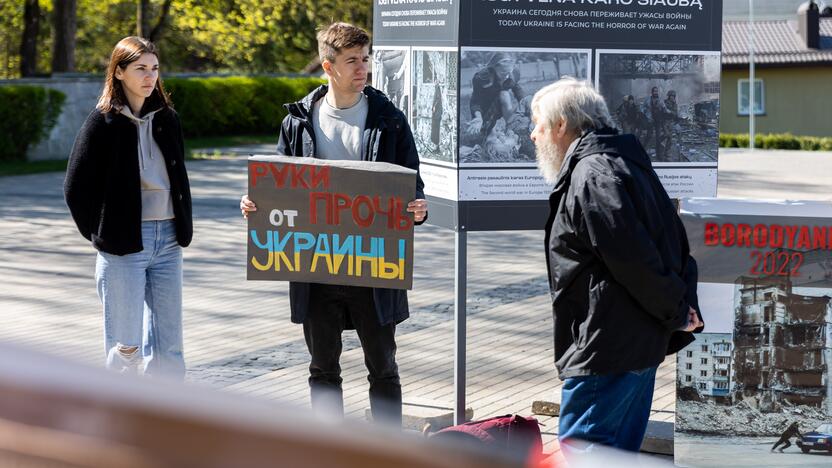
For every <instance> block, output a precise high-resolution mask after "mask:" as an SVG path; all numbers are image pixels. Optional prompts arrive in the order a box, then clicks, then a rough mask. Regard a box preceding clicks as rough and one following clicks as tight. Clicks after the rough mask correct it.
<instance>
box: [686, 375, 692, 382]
mask: <svg viewBox="0 0 832 468" xmlns="http://www.w3.org/2000/svg"><path fill="white" fill-rule="evenodd" d="M691 380H693V379H691V377H690V376H689V375H686V376H685V382H690V381H691Z"/></svg>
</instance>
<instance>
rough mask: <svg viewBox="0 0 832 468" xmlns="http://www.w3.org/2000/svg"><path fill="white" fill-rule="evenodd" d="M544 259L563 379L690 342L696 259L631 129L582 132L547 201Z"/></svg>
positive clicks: (653, 361) (630, 363)
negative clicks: (625, 131) (689, 315)
mask: <svg viewBox="0 0 832 468" xmlns="http://www.w3.org/2000/svg"><path fill="white" fill-rule="evenodd" d="M549 204H550V209H551V212H550V216H549V220H548V222H547V224H546V237H545V245H546V260H547V266H548V272H549V287H550V290H551V294H552V307H553V313H554V340H555V365H556V366H557V368H558V372H559V374H560V378H561V379H566V378H570V377H576V376H583V375H604V374H614V373H620V372H626V371H632V370H639V369H644V368H647V367H652V366H658V365H659V364H660V363H661V362H662V361H663V360H664V358H665V355H667V354H671V353H675V352H676V351H678V350H679V349H681V348H683V347H684V346H686V345H687V344H689V343H690V342H691V341H693V336H692V335H691V334H690V333H687V332H682V331H677V330H678V329H679V328H681V327H683V326H684V325H685V324H686V322H687V312H688V306H689V305H690V306H692V307H693V308H694V309H696V310H697V311H698V310H699V306H698V301H697V297H696V281H697V279H696V276H697V270H696V262H695V261H694V260H693V258H692V257H691V256H690V249H689V246H688V239H687V235H686V234H685V229H684V226H683V225H682V222H681V220H680V219H679V216H678V214H677V212H676V208H675V207H674V205H673V202H671V200H670V198H669V197H668V195H667V193H666V192H665V190H664V188H663V187H662V184H661V181H660V180H659V178H658V176H657V175H656V173H655V171H654V170H653V168H652V166H651V164H650V159H649V157H648V156H647V154H646V153H645V151H644V149H643V148H642V146H641V144H640V143H639V142H638V140H636V138H635V137H634V136H633V135H618V134H617V133H616V132H615V130H612V129H605V130H598V131H589V132H584V133H583V134H582V135H581V136H580V137H579V140H578V142H577V146H575V149H574V150H573V151H572V152H571V153H570V154H568V155H567V156H566V158H565V160H564V162H563V166H562V168H561V170H560V173H559V174H558V179H557V182H556V184H555V189H554V192H553V193H552V194H551V196H550V197H549Z"/></svg>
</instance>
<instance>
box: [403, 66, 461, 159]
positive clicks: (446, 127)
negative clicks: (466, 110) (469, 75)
mask: <svg viewBox="0 0 832 468" xmlns="http://www.w3.org/2000/svg"><path fill="white" fill-rule="evenodd" d="M413 70H414V73H413V106H414V107H413V116H412V121H411V127H412V129H413V137H414V139H415V140H416V148H417V150H418V151H419V158H420V159H423V160H433V161H440V162H445V163H451V164H455V163H456V134H457V131H456V119H457V118H456V109H457V107H456V89H457V86H456V80H457V58H456V54H455V53H453V51H434V50H431V51H427V50H414V51H413Z"/></svg>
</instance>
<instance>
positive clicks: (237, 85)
mask: <svg viewBox="0 0 832 468" xmlns="http://www.w3.org/2000/svg"><path fill="white" fill-rule="evenodd" d="M322 83H323V81H322V80H320V79H317V78H285V77H284V78H269V77H253V78H252V77H239V76H234V77H227V78H219V77H213V78H169V79H167V80H165V88H166V89H167V91H168V93H170V96H171V99H172V100H173V103H174V108H175V109H176V112H178V113H179V117H180V119H181V121H182V126H183V131H184V133H185V135H186V136H189V137H191V136H205V135H212V136H213V135H239V134H247V133H248V134H266V133H269V134H276V133H277V131H278V129H279V127H280V122H281V121H282V120H283V117H284V116H285V115H286V110H285V109H284V108H283V104H284V103H287V102H293V101H296V100H298V99H300V98H302V97H303V96H305V95H306V94H308V93H309V92H310V91H311V90H313V89H314V88H316V87H317V86H319V85H321V84H322Z"/></svg>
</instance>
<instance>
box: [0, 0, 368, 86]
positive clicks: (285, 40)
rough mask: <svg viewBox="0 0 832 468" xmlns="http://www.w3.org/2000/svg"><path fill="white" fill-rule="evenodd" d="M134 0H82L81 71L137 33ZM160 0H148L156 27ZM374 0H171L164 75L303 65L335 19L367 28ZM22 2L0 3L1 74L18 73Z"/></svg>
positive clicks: (42, 53)
mask: <svg viewBox="0 0 832 468" xmlns="http://www.w3.org/2000/svg"><path fill="white" fill-rule="evenodd" d="M55 1H57V0H40V8H41V18H40V34H39V35H38V44H37V49H38V70H39V72H41V73H49V72H50V69H49V66H50V63H51V49H52V24H51V21H52V15H53V11H54V9H53V5H54V3H55ZM136 2H137V0H78V10H77V33H76V48H75V64H76V71H78V72H84V73H103V72H104V69H105V67H106V64H107V61H108V60H109V57H110V52H111V51H112V50H113V46H115V44H116V43H117V42H118V41H119V40H121V39H122V38H123V37H125V36H129V35H132V34H135V31H136ZM162 3H163V0H151V1H150V22H151V24H152V25H155V23H156V21H157V19H158V18H159V14H160V12H161V7H162ZM372 8H373V2H372V0H327V1H325V2H322V1H320V0H173V3H172V4H171V9H170V14H169V16H168V19H167V22H166V24H165V27H164V29H163V30H162V34H161V37H160V38H159V39H158V40H157V41H156V42H157V43H158V45H159V49H160V55H161V62H162V73H166V72H183V71H184V72H244V73H274V72H277V73H285V72H297V71H300V70H301V69H302V68H303V67H304V66H305V65H307V64H308V63H309V62H310V61H311V60H312V59H313V58H314V57H315V56H316V54H317V42H316V39H315V34H316V32H317V30H318V29H319V28H320V27H322V26H325V25H327V24H329V23H330V22H333V21H347V22H351V23H354V24H356V25H358V26H361V27H363V28H365V29H368V30H369V29H370V28H371V24H372ZM22 32H23V0H3V1H0V78H15V77H17V76H19V63H20V55H19V50H20V40H21V34H22Z"/></svg>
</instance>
